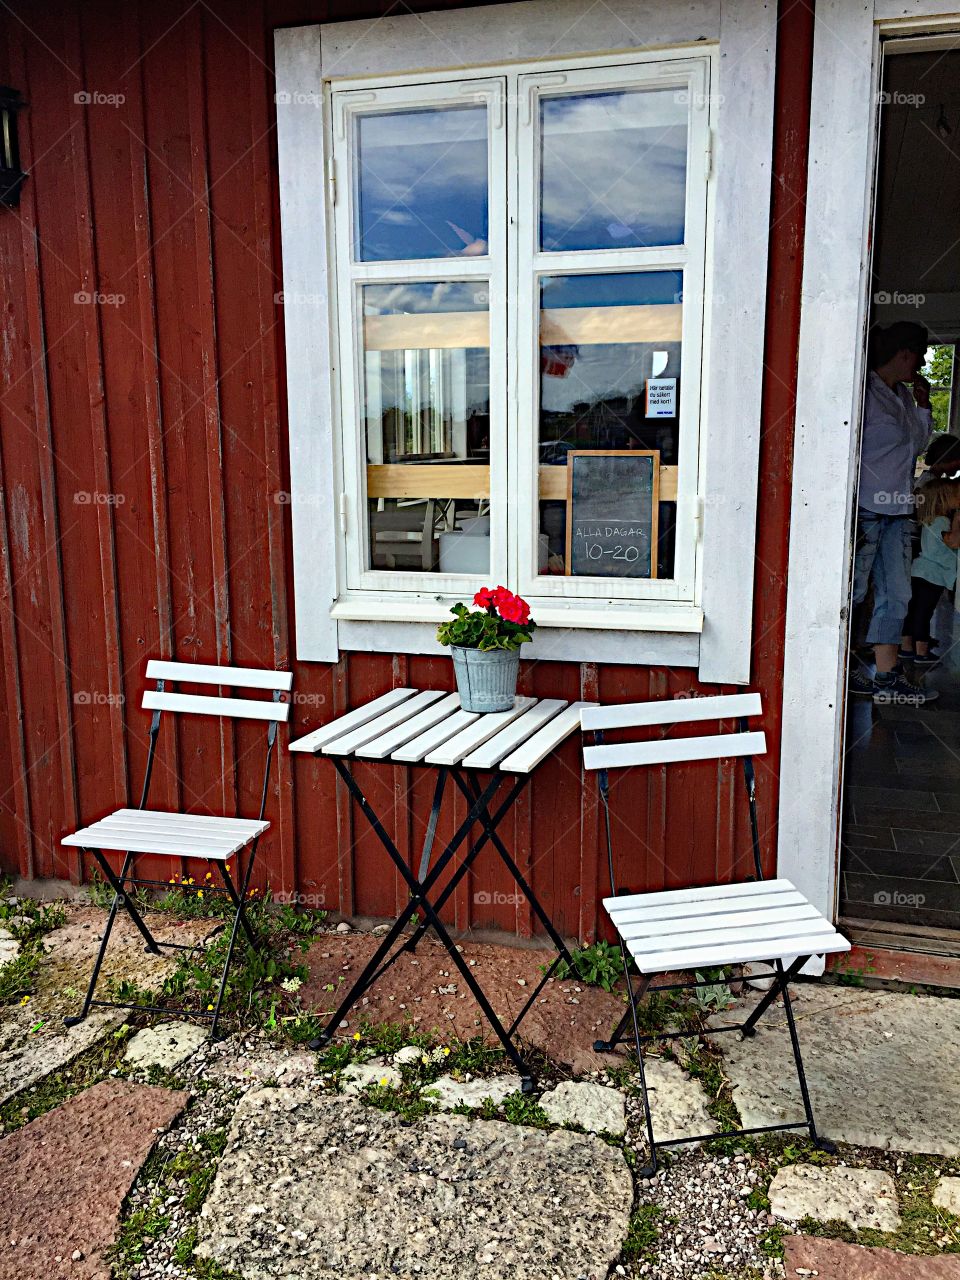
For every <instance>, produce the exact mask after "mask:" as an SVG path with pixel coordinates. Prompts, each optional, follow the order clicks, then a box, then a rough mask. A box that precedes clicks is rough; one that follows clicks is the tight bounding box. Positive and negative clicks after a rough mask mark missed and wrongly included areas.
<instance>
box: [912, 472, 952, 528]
mask: <svg viewBox="0 0 960 1280" xmlns="http://www.w3.org/2000/svg"><path fill="white" fill-rule="evenodd" d="M958 507H960V481H958V480H951V479H950V478H949V477H947V476H934V477H933V478H932V479H930V480H928V481H927V483H926V484H925V485H922V486H921V487H920V488H919V489H918V490H917V507H916V514H917V519H918V520H919V521H920V523H921V524H932V523H933V521H934V520H936V519H937V517H938V516H952V515H953V513H954V511H956V510H957V508H958Z"/></svg>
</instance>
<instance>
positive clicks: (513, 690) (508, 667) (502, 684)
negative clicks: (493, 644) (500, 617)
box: [450, 644, 520, 711]
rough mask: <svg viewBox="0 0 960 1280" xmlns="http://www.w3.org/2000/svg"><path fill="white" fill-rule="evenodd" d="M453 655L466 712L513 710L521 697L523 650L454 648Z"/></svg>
mask: <svg viewBox="0 0 960 1280" xmlns="http://www.w3.org/2000/svg"><path fill="white" fill-rule="evenodd" d="M450 654H451V656H452V658H453V669H454V671H455V672H456V676H457V692H458V693H459V694H460V706H461V707H462V708H463V709H464V711H509V710H510V708H511V707H512V706H513V704H514V701H515V699H516V696H517V676H518V675H519V672H520V650H519V649H514V650H512V651H511V650H509V649H489V650H483V649H464V648H463V647H462V646H461V645H457V644H452V645H451V646H450Z"/></svg>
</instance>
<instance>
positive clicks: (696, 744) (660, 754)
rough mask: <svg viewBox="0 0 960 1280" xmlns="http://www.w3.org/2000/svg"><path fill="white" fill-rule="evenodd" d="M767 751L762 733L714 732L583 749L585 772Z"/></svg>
mask: <svg viewBox="0 0 960 1280" xmlns="http://www.w3.org/2000/svg"><path fill="white" fill-rule="evenodd" d="M766 749H767V740H766V737H765V735H764V734H763V733H761V732H756V733H718V734H711V735H709V736H708V737H697V738H655V739H654V740H653V741H652V742H611V743H604V744H603V746H599V747H584V749H583V763H584V767H585V768H587V769H628V768H630V767H631V766H633V765H646V764H676V763H678V762H679V761H683V760H688V761H694V760H725V759H727V758H732V757H733V756H759V755H763V754H764V752H765V751H766Z"/></svg>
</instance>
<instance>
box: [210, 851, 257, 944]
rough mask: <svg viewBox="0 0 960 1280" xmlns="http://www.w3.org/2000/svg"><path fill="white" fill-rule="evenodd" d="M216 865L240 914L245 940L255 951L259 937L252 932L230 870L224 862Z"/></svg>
mask: <svg viewBox="0 0 960 1280" xmlns="http://www.w3.org/2000/svg"><path fill="white" fill-rule="evenodd" d="M238 856H239V855H238ZM217 866H218V867H219V868H220V875H221V877H222V878H223V883H224V885H225V886H226V890H227V893H228V894H229V896H230V901H231V902H232V903H233V905H234V907H235V908H236V910H237V912H238V914H239V916H240V923H241V925H242V926H243V931H244V933H245V934H246V935H247V941H248V942H249V943H250V946H251V947H252V948H253V949H254V951H257V950H259V947H260V942H259V939H258V938H257V935H256V934H255V933H254V932H253V929H252V927H251V925H250V921H249V920H248V919H247V912H246V906H245V904H244V901H243V899H242V898H241V897H240V895H239V893H238V892H237V889H236V886H235V885H234V883H233V880H232V878H231V876H230V872H229V871H228V870H227V867H226V863H224V862H220V861H219V860H218V862H217Z"/></svg>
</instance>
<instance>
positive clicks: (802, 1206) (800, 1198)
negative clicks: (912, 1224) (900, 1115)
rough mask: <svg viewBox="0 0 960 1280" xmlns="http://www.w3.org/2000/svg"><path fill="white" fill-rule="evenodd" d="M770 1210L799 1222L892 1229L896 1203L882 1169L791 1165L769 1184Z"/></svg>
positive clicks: (895, 1225)
mask: <svg viewBox="0 0 960 1280" xmlns="http://www.w3.org/2000/svg"><path fill="white" fill-rule="evenodd" d="M769 1195H770V1212H771V1213H772V1214H773V1216H774V1217H775V1218H781V1219H785V1220H786V1221H788V1222H800V1221H802V1219H804V1218H808V1217H809V1218H815V1219H816V1220H817V1221H818V1222H845V1223H846V1224H847V1226H849V1227H853V1229H854V1230H855V1231H862V1230H863V1229H864V1228H870V1229H872V1230H875V1231H896V1230H897V1228H898V1227H899V1226H900V1207H899V1203H898V1201H897V1188H896V1185H895V1184H894V1181H893V1178H892V1177H891V1176H890V1174H889V1173H886V1172H884V1170H883V1169H849V1168H843V1167H840V1166H837V1167H832V1168H822V1167H820V1166H819V1165H815V1164H792V1165H787V1166H786V1167H785V1168H783V1169H778V1170H777V1172H776V1175H775V1176H774V1179H773V1181H772V1182H771V1183H770V1192H769Z"/></svg>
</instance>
